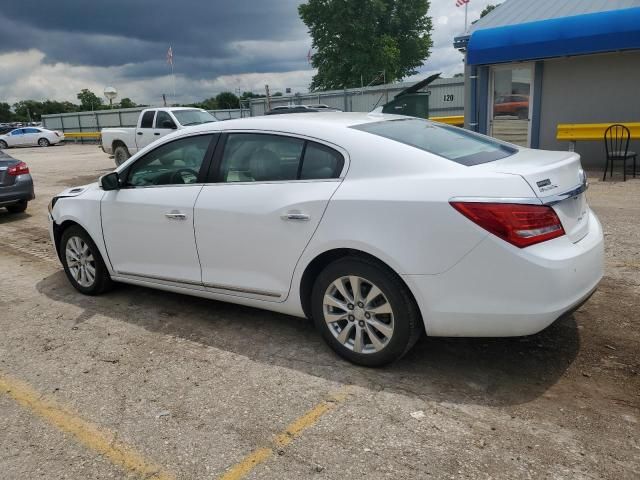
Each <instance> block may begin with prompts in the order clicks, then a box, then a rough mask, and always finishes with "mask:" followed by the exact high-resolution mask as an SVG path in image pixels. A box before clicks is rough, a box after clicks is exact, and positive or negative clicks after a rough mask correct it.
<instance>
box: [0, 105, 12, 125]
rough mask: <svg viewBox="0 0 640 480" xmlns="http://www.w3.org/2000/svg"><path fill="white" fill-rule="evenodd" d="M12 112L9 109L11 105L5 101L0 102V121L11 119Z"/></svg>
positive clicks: (5, 121)
mask: <svg viewBox="0 0 640 480" xmlns="http://www.w3.org/2000/svg"><path fill="white" fill-rule="evenodd" d="M13 117H14V115H13V112H12V111H11V105H9V104H8V103H5V102H0V122H1V123H7V122H11V121H13Z"/></svg>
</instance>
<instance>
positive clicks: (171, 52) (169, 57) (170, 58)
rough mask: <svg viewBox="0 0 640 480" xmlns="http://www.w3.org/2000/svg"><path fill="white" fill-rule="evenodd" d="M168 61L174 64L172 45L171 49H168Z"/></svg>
mask: <svg viewBox="0 0 640 480" xmlns="http://www.w3.org/2000/svg"><path fill="white" fill-rule="evenodd" d="M167 63H168V64H169V65H173V50H171V46H169V50H167Z"/></svg>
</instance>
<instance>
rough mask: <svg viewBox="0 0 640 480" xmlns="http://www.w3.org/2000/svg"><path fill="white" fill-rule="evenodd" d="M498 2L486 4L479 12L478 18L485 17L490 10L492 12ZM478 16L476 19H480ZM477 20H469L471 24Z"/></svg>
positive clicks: (497, 5)
mask: <svg viewBox="0 0 640 480" xmlns="http://www.w3.org/2000/svg"><path fill="white" fill-rule="evenodd" d="M499 6H500V4H499V3H498V4H496V5H487V6H486V7H484V9H483V10H482V11H481V12H480V18H482V17H486V16H487V15H489V14H490V13H491V12H493V11H494V10H495V9H496V7H499ZM480 18H479V19H478V20H480ZM478 20H474V21H473V22H471V25H473V24H474V23H476V22H477V21H478Z"/></svg>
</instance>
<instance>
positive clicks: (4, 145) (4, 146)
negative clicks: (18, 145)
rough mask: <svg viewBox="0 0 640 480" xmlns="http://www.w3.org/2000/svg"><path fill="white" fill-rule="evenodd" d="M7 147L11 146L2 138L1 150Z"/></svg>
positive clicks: (0, 142)
mask: <svg viewBox="0 0 640 480" xmlns="http://www.w3.org/2000/svg"><path fill="white" fill-rule="evenodd" d="M5 148H9V145H7V142H5V141H4V140H0V150H4V149H5Z"/></svg>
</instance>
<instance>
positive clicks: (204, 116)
mask: <svg viewBox="0 0 640 480" xmlns="http://www.w3.org/2000/svg"><path fill="white" fill-rule="evenodd" d="M173 115H174V116H175V117H176V118H177V119H178V122H180V125H182V126H183V127H187V126H189V125H198V124H200V123H209V122H217V120H216V117H214V116H213V115H211V114H210V113H209V112H205V111H204V110H174V111H173Z"/></svg>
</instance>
